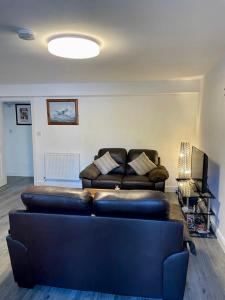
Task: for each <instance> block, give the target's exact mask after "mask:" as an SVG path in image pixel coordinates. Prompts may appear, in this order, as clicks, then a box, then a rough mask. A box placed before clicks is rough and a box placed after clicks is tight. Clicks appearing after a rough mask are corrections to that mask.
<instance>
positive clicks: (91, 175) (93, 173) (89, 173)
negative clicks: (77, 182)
mask: <svg viewBox="0 0 225 300" xmlns="http://www.w3.org/2000/svg"><path fill="white" fill-rule="evenodd" d="M100 174H101V172H100V171H99V169H98V168H97V167H96V166H95V165H94V164H93V163H92V164H90V165H89V166H87V167H86V168H85V169H84V170H83V171H81V172H80V178H87V179H90V180H94V179H96V178H97V177H98V176H99V175H100Z"/></svg>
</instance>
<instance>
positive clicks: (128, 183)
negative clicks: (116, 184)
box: [122, 175, 155, 190]
mask: <svg viewBox="0 0 225 300" xmlns="http://www.w3.org/2000/svg"><path fill="white" fill-rule="evenodd" d="M122 188H123V189H125V190H131V189H137V190H139V189H140V190H149V189H153V190H154V189H155V185H154V183H153V182H151V181H149V179H148V176H144V175H142V176H141V175H127V176H124V177H123V180H122Z"/></svg>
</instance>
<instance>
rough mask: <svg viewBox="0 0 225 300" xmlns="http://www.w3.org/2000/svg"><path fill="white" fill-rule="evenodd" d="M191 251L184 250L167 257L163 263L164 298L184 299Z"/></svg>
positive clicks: (166, 299)
mask: <svg viewBox="0 0 225 300" xmlns="http://www.w3.org/2000/svg"><path fill="white" fill-rule="evenodd" d="M188 260H189V253H188V250H187V249H185V248H184V250H183V251H182V252H179V253H175V254H172V255H170V256H169V257H167V258H166V259H165V261H164V263H163V299H165V300H182V299H183V296H184V290H185V284H186V276H187V268H188Z"/></svg>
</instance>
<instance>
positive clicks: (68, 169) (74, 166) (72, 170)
mask: <svg viewBox="0 0 225 300" xmlns="http://www.w3.org/2000/svg"><path fill="white" fill-rule="evenodd" d="M79 173H80V154H79V153H45V180H78V179H79Z"/></svg>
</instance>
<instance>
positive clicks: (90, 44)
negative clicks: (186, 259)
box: [48, 36, 100, 59]
mask: <svg viewBox="0 0 225 300" xmlns="http://www.w3.org/2000/svg"><path fill="white" fill-rule="evenodd" d="M48 51H49V52H50V53H51V54H53V55H56V56H60V57H64V58H72V59H85V58H91V57H95V56H97V55H99V53H100V45H99V44H98V43H97V42H95V41H94V40H92V39H90V38H86V37H81V36H60V37H55V38H53V39H51V40H50V41H49V42H48Z"/></svg>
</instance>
